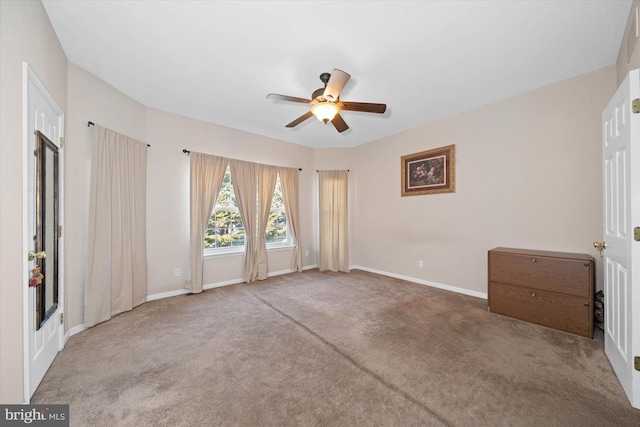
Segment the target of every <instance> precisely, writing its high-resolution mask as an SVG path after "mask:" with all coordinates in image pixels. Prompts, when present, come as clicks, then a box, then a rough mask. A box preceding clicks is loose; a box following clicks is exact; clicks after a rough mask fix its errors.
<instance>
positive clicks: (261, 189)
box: [250, 165, 282, 281]
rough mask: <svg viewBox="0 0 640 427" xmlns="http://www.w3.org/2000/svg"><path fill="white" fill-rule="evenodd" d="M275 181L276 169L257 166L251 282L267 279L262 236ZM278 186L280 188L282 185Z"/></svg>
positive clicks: (265, 245) (265, 246)
mask: <svg viewBox="0 0 640 427" xmlns="http://www.w3.org/2000/svg"><path fill="white" fill-rule="evenodd" d="M277 179H278V168H276V167H274V166H267V165H258V230H257V233H256V240H257V241H256V259H255V263H254V266H253V271H251V272H250V276H251V279H252V280H251V281H253V280H255V279H258V280H264V279H266V278H267V277H268V273H269V268H268V266H267V242H266V239H265V237H264V235H265V232H266V231H267V222H268V221H269V213H270V212H271V203H272V199H273V190H274V188H275V186H276V180H277ZM280 185H281V186H282V183H280Z"/></svg>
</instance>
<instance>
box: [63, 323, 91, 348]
mask: <svg viewBox="0 0 640 427" xmlns="http://www.w3.org/2000/svg"><path fill="white" fill-rule="evenodd" d="M85 329H87V328H85V327H84V323H83V324H81V325H78V326H74V327H73V328H70V329H69V330H68V331H67V334H66V335H65V343H66V342H67V340H68V339H69V338H71V337H72V336H74V335H75V334H79V333H80V332H82V331H84V330H85ZM67 335H68V336H69V338H67Z"/></svg>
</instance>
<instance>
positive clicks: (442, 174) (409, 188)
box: [400, 145, 456, 196]
mask: <svg viewBox="0 0 640 427" xmlns="http://www.w3.org/2000/svg"><path fill="white" fill-rule="evenodd" d="M400 163H401V170H402V183H401V185H402V188H401V190H402V196H417V195H420V194H439V193H455V192H456V166H455V164H456V146H455V145H447V146H446V147H440V148H435V149H433V150H428V151H422V152H420V153H415V154H408V155H406V156H402V158H401V162H400Z"/></svg>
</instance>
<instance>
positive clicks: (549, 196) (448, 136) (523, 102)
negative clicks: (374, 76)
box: [350, 66, 616, 294]
mask: <svg viewBox="0 0 640 427" xmlns="http://www.w3.org/2000/svg"><path fill="white" fill-rule="evenodd" d="M615 88H616V83H615V67H614V66H610V67H607V68H604V69H601V70H598V71H594V72H591V73H588V74H585V75H582V76H578V77H575V78H572V79H569V80H565V81H562V82H559V83H556V84H553V85H549V86H546V87H544V88H541V89H538V90H534V91H531V92H528V93H525V94H522V95H519V96H515V97H513V98H509V99H506V100H503V101H499V102H496V103H493V104H489V105H486V106H484V107H481V108H477V109H474V110H472V111H468V112H465V113H462V114H458V115H456V116H453V117H449V118H446V119H443V120H440V121H437V122H434V123H430V124H427V125H424V126H421V127H418V128H415V129H412V130H410V131H408V132H404V133H401V134H398V135H394V136H391V137H388V138H384V139H381V140H379V141H376V142H373V143H370V144H367V145H364V146H361V147H358V148H357V150H356V152H355V154H354V155H353V156H352V165H353V166H352V167H351V170H352V172H351V176H350V178H353V179H354V181H355V187H356V188H357V194H358V198H357V200H356V202H355V205H356V214H357V221H356V222H355V225H356V227H355V230H356V235H357V240H356V241H355V242H352V245H353V247H354V251H353V255H352V258H353V260H352V264H355V265H360V266H363V267H367V268H370V269H375V270H381V271H385V272H389V273H393V274H397V275H403V276H407V277H411V278H414V279H418V280H422V281H429V282H435V283H438V284H443V285H447V286H452V287H457V288H460V289H462V290H466V291H471V292H472V293H477V294H486V292H487V251H488V250H490V249H492V248H494V247H497V246H505V247H515V248H525V249H541V250H550V251H562V252H575V253H586V254H591V255H593V256H594V257H595V258H596V270H597V284H598V285H599V287H601V286H602V265H601V259H600V256H599V253H598V252H597V251H596V250H595V249H594V248H593V242H594V241H596V240H601V237H602V165H601V157H602V156H601V151H602V143H601V124H600V121H601V114H602V110H603V109H604V107H605V106H606V104H607V102H608V101H609V99H610V97H611V96H612V95H613V93H614V91H615ZM450 144H455V145H456V192H455V193H448V194H435V195H422V196H410V197H401V196H400V158H401V156H403V155H407V154H412V153H416V152H420V151H425V150H429V149H432V148H437V147H441V146H445V145H450ZM418 260H423V261H424V268H419V267H418Z"/></svg>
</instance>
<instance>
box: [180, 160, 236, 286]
mask: <svg viewBox="0 0 640 427" xmlns="http://www.w3.org/2000/svg"><path fill="white" fill-rule="evenodd" d="M189 157H190V167H189V169H190V172H189V175H190V183H189V200H190V203H189V204H190V207H189V216H190V222H189V229H190V258H191V259H190V265H191V280H187V281H186V282H185V285H186V287H187V288H188V289H191V291H192V292H193V293H194V294H197V293H200V292H202V288H203V286H204V283H203V273H202V271H203V263H204V258H203V256H202V251H203V249H204V232H205V230H206V229H207V224H208V223H209V219H210V218H211V211H212V210H213V206H214V205H215V201H216V197H218V192H219V191H220V187H221V186H222V180H223V179H224V174H225V172H226V170H227V165H228V164H229V160H228V159H225V158H222V157H218V156H211V155H208V154H201V153H195V152H192V153H191V154H190V155H189Z"/></svg>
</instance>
